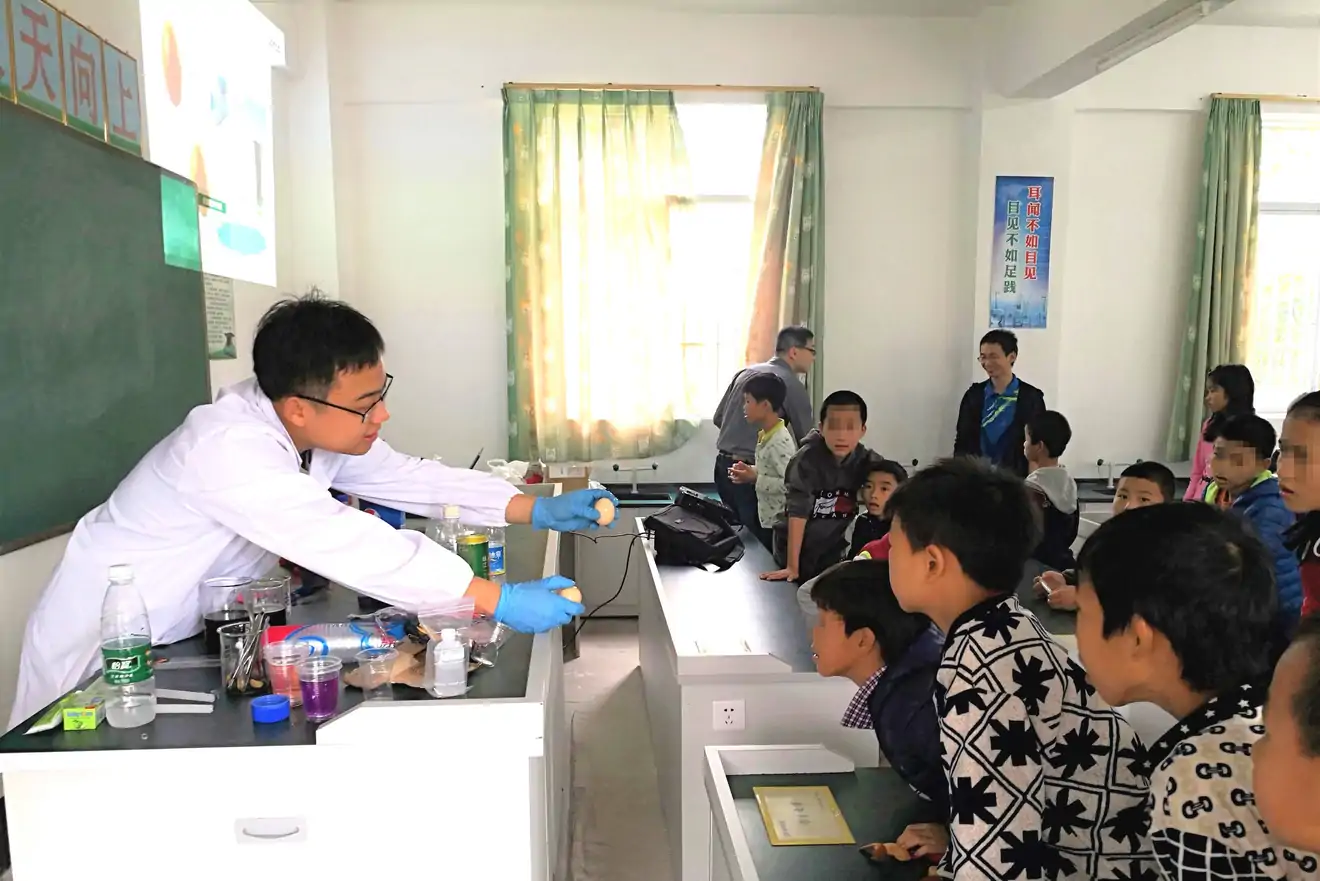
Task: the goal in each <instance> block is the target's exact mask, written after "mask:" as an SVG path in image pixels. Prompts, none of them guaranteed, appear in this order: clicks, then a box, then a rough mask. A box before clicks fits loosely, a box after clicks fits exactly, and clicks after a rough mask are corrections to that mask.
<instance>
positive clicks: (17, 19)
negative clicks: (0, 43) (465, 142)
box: [9, 0, 64, 122]
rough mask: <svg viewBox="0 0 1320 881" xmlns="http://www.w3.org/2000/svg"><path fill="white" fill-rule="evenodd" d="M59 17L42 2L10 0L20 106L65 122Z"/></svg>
mask: <svg viewBox="0 0 1320 881" xmlns="http://www.w3.org/2000/svg"><path fill="white" fill-rule="evenodd" d="M59 19H60V16H59V13H58V12H56V11H55V8H54V7H53V6H51V5H50V4H49V3H44V2H42V0H9V21H10V28H11V29H12V30H13V43H14V71H13V77H14V85H15V87H16V88H17V91H18V103H20V104H22V105H23V106H24V107H30V108H32V109H33V110H36V111H38V112H40V113H44V114H46V115H47V116H51V117H54V118H55V119H58V120H60V121H61V122H63V121H64V77H63V75H62V71H61V70H60V20H59Z"/></svg>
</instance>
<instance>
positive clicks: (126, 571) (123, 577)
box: [110, 563, 133, 584]
mask: <svg viewBox="0 0 1320 881" xmlns="http://www.w3.org/2000/svg"><path fill="white" fill-rule="evenodd" d="M132 580H133V567H132V566H130V565H128V564H127V563H116V564H115V565H113V566H111V567H110V581H111V582H113V583H114V584H126V583H128V582H130V581H132Z"/></svg>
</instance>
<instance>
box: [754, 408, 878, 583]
mask: <svg viewBox="0 0 1320 881" xmlns="http://www.w3.org/2000/svg"><path fill="white" fill-rule="evenodd" d="M864 434H866V401H864V400H862V396H861V395H859V394H857V393H856V392H850V391H837V392H832V393H830V395H829V396H828V397H826V398H825V403H824V404H822V405H821V408H820V427H819V429H818V430H816V431H814V432H812V433H811V434H809V435H808V436H807V439H806V440H805V441H804V442H803V444H802V448H801V449H800V450H798V451H797V453H796V454H795V455H794V456H793V458H792V460H791V461H790V462H789V463H788V471H787V474H786V477H785V484H786V485H787V488H788V498H787V504H786V507H785V517H784V519H783V520H782V521H781V522H780V523H779V524H777V525H776V527H775V536H774V539H775V550H774V553H775V561H776V562H777V563H779V564H780V565H782V566H783V568H782V569H779V570H777V571H775V572H767V573H765V574H763V575H762V576H761V577H762V578H763V579H765V580H767V581H796V582H802V581H806V580H808V579H811V578H814V577H816V576H817V575H819V574H820V573H821V572H824V571H825V570H826V569H828V568H829V567H830V566H832V565H834V564H835V563H838V562H839V561H840V560H842V559H843V556H844V553H845V552H846V551H847V549H848V545H847V540H846V538H845V536H846V534H847V531H848V526H849V525H850V524H851V523H852V521H853V518H855V517H856V516H857V512H858V493H859V491H860V490H861V488H862V484H863V483H865V482H866V475H867V474H868V473H869V471H870V465H871V464H872V463H873V462H874V461H875V460H877V459H879V458H880V456H879V455H878V454H876V453H873V452H871V451H870V450H868V449H867V448H866V447H864V446H862V444H861V440H862V436H863V435H864Z"/></svg>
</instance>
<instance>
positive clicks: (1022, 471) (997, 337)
mask: <svg viewBox="0 0 1320 881" xmlns="http://www.w3.org/2000/svg"><path fill="white" fill-rule="evenodd" d="M1017 358H1018V339H1017V334H1015V333H1013V331H1011V330H1003V329H1002V328H995V329H994V330H991V331H989V332H988V333H986V335H985V336H983V337H981V348H980V351H979V352H978V353H977V361H978V362H979V363H980V365H981V369H982V370H984V371H985V375H986V378H985V380H983V381H982V382H974V383H972V385H971V387H970V388H968V389H967V391H966V392H964V393H963V397H962V402H961V403H960V404H959V405H958V423H957V428H956V434H955V435H954V441H953V454H954V455H955V456H980V457H982V458H985V459H989V460H990V461H991V462H993V463H994V464H995V465H998V466H999V467H1000V468H1003V469H1004V470H1006V471H1011V472H1013V473H1014V474H1016V475H1018V476H1019V477H1026V476H1027V454H1026V450H1025V448H1024V446H1023V444H1024V443H1025V441H1026V430H1027V428H1026V427H1027V423H1028V422H1030V421H1031V420H1032V419H1033V418H1035V417H1036V416H1038V415H1040V414H1041V413H1044V412H1045V393H1044V392H1042V391H1041V390H1040V389H1038V388H1036V387H1035V386H1034V385H1031V384H1030V383H1027V382H1023V381H1022V380H1021V379H1019V378H1018V377H1017V375H1016V374H1015V373H1014V372H1013V366H1014V365H1015V364H1017Z"/></svg>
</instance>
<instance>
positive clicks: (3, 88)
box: [0, 3, 14, 101]
mask: <svg viewBox="0 0 1320 881" xmlns="http://www.w3.org/2000/svg"><path fill="white" fill-rule="evenodd" d="M11 48H12V44H11V43H10V42H9V4H8V3H0V98H8V99H10V100H11V101H12V100H13V98H14V76H13V70H14V67H13V65H14V58H13V56H12V55H10V54H9V53H10V49H11Z"/></svg>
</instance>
